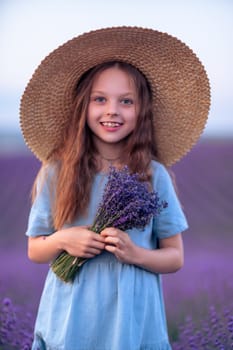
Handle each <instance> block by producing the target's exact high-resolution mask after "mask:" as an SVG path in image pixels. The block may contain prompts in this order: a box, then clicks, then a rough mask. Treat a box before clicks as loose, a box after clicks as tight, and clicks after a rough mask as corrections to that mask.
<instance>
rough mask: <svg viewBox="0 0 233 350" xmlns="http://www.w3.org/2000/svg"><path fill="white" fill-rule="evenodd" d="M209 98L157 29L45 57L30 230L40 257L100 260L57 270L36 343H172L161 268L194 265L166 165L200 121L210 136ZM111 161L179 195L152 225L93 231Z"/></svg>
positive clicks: (109, 346)
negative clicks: (62, 273)
mask: <svg viewBox="0 0 233 350" xmlns="http://www.w3.org/2000/svg"><path fill="white" fill-rule="evenodd" d="M158 38H160V39H161V40H160V44H159V46H158V44H157V42H158ZM120 39H121V40H120ZM149 39H150V40H149ZM147 40H148V42H149V44H148V43H146V41H147ZM169 41H170V51H171V55H172V57H173V58H172V60H171V61H170V67H168V66H166V64H165V63H164V62H163V59H162V57H163V58H164V60H165V61H166V60H167V58H166V57H165V56H167V55H168V51H167V50H168V48H169ZM156 45H157V48H158V47H159V51H157V50H156V53H157V55H158V57H159V56H160V61H159V63H158V62H157V61H156V59H155V58H154V57H153V55H154V52H153V50H154V49H155V48H156ZM126 47H127V51H126V50H125V48H126ZM181 47H182V49H183V51H185V53H184V52H183V56H182V55H181V52H180V51H179V50H178V51H177V49H178V48H181ZM97 49H98V50H97ZM80 50H81V51H80ZM106 51H107V53H106ZM135 51H137V52H138V56H137V54H136V55H135ZM139 53H140V55H139ZM175 53H176V54H177V57H175V59H178V58H179V56H181V57H180V58H179V60H178V64H177V66H179V65H180V64H181V63H182V65H181V66H179V69H180V70H182V69H183V70H184V71H183V72H182V73H181V77H180V79H181V78H182V84H181V81H179V82H178V83H177V82H176V81H175V82H174V81H173V78H174V75H173V76H172V74H171V69H172V66H173V69H174V70H175V68H174V63H173V59H174V55H175ZM187 54H188V57H187ZM89 56H91V57H92V59H90V57H89ZM93 56H94V57H93ZM139 56H140V60H139V64H136V60H135V57H137V58H139ZM67 59H68V62H67ZM152 61H153V62H157V63H156V64H155V65H151V62H152ZM186 61H187V62H186ZM191 61H192V63H193V66H192V67H191V69H190V71H188V70H187V71H185V70H186V68H187V67H188V66H189V64H190V62H191ZM140 62H141V63H140ZM185 63H186V64H185ZM135 66H137V68H136V67H135ZM155 66H157V69H154V67H155ZM195 67H196V73H195V74H194V72H195ZM197 72H198V74H197ZM176 74H177V71H176V70H175V75H176ZM45 75H46V80H44V77H45ZM162 75H163V76H164V78H163V81H162V80H161V79H160V76H162ZM168 76H169V80H168ZM155 77H156V79H157V81H156V79H155ZM173 83H175V84H174V85H173V89H175V90H174V91H173V89H171V86H172V84H173ZM180 84H181V85H182V86H181V85H180ZM195 84H196V85H195ZM168 85H170V87H169V86H168ZM165 86H166V87H165ZM178 86H179V87H180V88H178ZM191 86H192V94H191V90H189V88H190V87H191ZM195 88H196V89H197V90H198V91H197V93H196V94H195ZM160 89H161V91H160ZM166 94H167V96H165V95H166ZM193 94H194V97H193ZM175 96H176V98H177V100H176V99H174V97H175ZM178 97H179V98H180V99H178ZM184 99H185V101H184ZM208 99H209V89H208V84H207V77H206V74H205V72H204V70H203V68H202V65H201V63H200V62H199V61H198V59H197V58H196V57H195V56H194V54H193V53H192V52H191V50H190V49H188V48H187V47H186V46H185V45H184V44H182V43H180V42H179V41H178V40H177V39H175V38H172V37H170V36H169V35H167V34H162V33H159V32H157V31H154V30H147V29H141V28H130V27H128V28H126V27H119V28H109V29H103V30H97V31H95V32H90V33H88V34H85V35H83V36H80V37H77V38H75V39H73V40H71V41H69V42H68V43H66V44H65V45H63V46H62V47H60V48H58V49H57V50H55V51H54V52H53V53H52V54H50V55H49V56H48V57H47V58H46V59H45V60H44V61H43V62H42V64H41V66H40V67H39V68H38V70H37V71H36V73H35V74H34V76H33V78H32V80H31V81H30V83H29V85H28V87H27V89H26V91H25V93H24V96H23V99H22V103H21V125H22V129H23V133H24V137H25V139H26V141H27V143H28V144H29V147H30V148H31V149H32V150H33V152H34V153H35V154H36V155H37V157H38V158H39V159H41V160H42V162H43V165H42V168H41V171H40V172H39V175H38V177H37V180H36V182H35V196H34V201H33V205H32V209H31V213H30V217H29V224H28V229H27V233H26V234H27V235H28V236H29V240H28V254H29V258H30V259H32V260H33V261H36V262H38V263H50V262H51V261H53V260H54V259H55V258H56V257H57V256H58V255H59V254H60V253H61V252H62V251H66V252H68V253H69V254H70V255H72V256H74V257H83V258H88V260H87V262H86V263H85V264H84V265H83V266H82V267H81V269H80V272H79V275H78V276H77V277H76V278H75V280H74V283H72V284H66V283H64V282H62V281H61V280H59V278H58V277H57V276H56V275H55V274H54V273H53V272H52V270H51V269H50V270H49V273H48V276H47V279H46V282H45V286H44V290H43V294H42V297H41V302H40V306H39V311H38V315H37V320H36V325H35V338H34V342H33V346H32V349H33V350H36V349H39V350H42V349H43V350H44V349H46V350H48V349H50V350H125V349H127V350H139V349H140V350H142V349H143V350H157V349H158V350H165V349H170V345H169V340H168V335H167V329H166V320H165V312H164V302H163V296H162V286H161V276H160V275H161V274H163V273H171V272H175V271H177V270H178V269H180V268H181V267H182V265H183V244H182V237H181V232H182V231H184V230H185V229H187V222H186V219H185V216H184V214H183V212H182V209H181V206H180V204H179V201H178V199H177V196H176V193H175V191H174V188H173V185H172V181H171V179H170V177H169V175H168V172H167V170H166V168H165V166H164V165H162V162H163V163H164V164H165V165H169V164H172V163H174V162H175V161H176V160H177V159H179V158H180V157H181V156H182V155H184V154H185V153H186V152H187V150H188V148H190V147H191V144H192V143H193V139H194V138H193V137H192V138H191V141H190V140H189V141H188V142H187V141H186V142H185V141H184V136H187V134H186V129H187V128H188V126H191V125H192V123H193V121H194V118H195V119H196V122H197V125H198V126H197V129H198V131H196V135H197V133H200V130H201V129H202V128H203V122H204V120H205V119H206V117H207V113H208V108H209V104H208ZM200 100H201V101H202V103H203V105H204V107H205V108H204V107H203V105H202V106H201V107H199V106H198V102H199V101H200ZM194 101H195V102H196V104H195V112H194V110H193V109H194V107H191V104H192V103H193V102H194ZM165 102H167V105H168V106H167V105H164V103H165ZM175 105H176V107H177V108H175ZM180 106H182V107H183V108H184V109H185V108H186V110H187V107H189V108H190V109H189V111H188V113H185V112H183V114H182V115H180V114H179V113H180V110H178V109H179V108H178V107H180ZM192 106H193V105H192ZM172 107H173V108H172ZM207 107H208V108H207ZM198 109H199V113H200V114H198V113H196V112H197V111H198ZM161 121H162V122H161ZM181 122H182V123H181ZM32 126H33V128H32ZM176 127H177V129H178V130H176ZM189 132H191V131H190V129H189ZM173 133H174V135H173ZM179 133H181V134H182V136H181V137H180V136H179ZM166 134H169V136H170V139H166ZM162 136H163V137H162ZM182 138H183V144H182V141H181V140H182ZM174 140H176V142H177V143H178V147H177V145H176V144H175V143H174ZM110 165H114V166H116V167H117V168H121V167H123V166H124V165H128V167H129V168H130V170H131V171H132V172H138V173H143V174H144V179H143V180H144V181H149V182H150V183H151V185H152V186H153V189H154V190H155V191H158V193H159V196H160V198H161V199H162V200H166V201H167V202H168V207H167V208H166V209H164V210H163V211H162V213H161V214H160V215H159V216H158V217H156V218H154V219H153V220H151V222H150V224H149V225H147V226H146V227H145V229H144V230H143V232H142V231H140V230H137V229H132V230H130V231H129V232H123V231H121V230H119V229H116V228H112V227H108V228H106V229H104V230H103V231H102V232H101V233H100V234H99V235H98V234H96V233H94V232H91V231H90V230H88V226H90V225H91V224H92V222H93V219H94V216H95V214H96V209H97V206H98V203H99V202H100V200H101V196H102V193H103V188H104V185H105V183H106V179H107V174H108V171H109V166H110Z"/></svg>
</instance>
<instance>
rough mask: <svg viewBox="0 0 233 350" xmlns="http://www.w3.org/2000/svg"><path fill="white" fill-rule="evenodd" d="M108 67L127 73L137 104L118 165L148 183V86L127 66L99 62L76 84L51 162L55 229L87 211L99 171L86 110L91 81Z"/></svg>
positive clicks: (152, 154) (151, 152)
mask: <svg viewBox="0 0 233 350" xmlns="http://www.w3.org/2000/svg"><path fill="white" fill-rule="evenodd" d="M110 67H117V68H119V69H121V70H123V71H124V72H126V73H127V74H129V76H130V78H131V79H132V81H133V83H134V84H135V88H136V92H137V95H138V101H139V113H138V119H137V125H136V127H135V130H134V131H133V132H132V133H131V134H130V135H129V136H128V137H127V140H126V146H125V148H124V158H122V159H121V163H122V164H127V165H128V167H129V169H130V170H131V171H132V172H138V173H143V174H145V176H146V180H150V176H151V174H150V162H151V159H156V158H157V148H156V144H155V139H154V127H153V112H152V97H151V90H150V87H149V84H148V82H147V80H146V78H145V77H144V75H143V74H142V73H141V72H139V71H138V70H137V69H136V68H135V67H133V66H132V65H130V64H127V63H125V62H116V61H113V62H107V63H102V64H100V65H98V66H96V67H94V68H92V69H90V70H89V71H88V72H86V73H85V74H84V75H83V76H82V78H81V79H80V81H79V82H78V84H77V90H76V96H75V98H74V104H73V109H72V114H71V116H70V119H69V123H68V125H67V128H66V131H65V133H64V139H63V141H62V142H61V146H60V148H59V149H58V150H56V152H54V153H53V155H52V157H51V159H50V161H52V160H53V161H54V160H55V161H56V164H57V179H56V197H55V201H54V206H53V215H54V227H55V229H59V228H61V227H62V226H63V224H64V223H65V222H68V223H70V222H72V221H73V220H74V218H75V217H77V216H78V215H81V214H85V211H86V210H87V206H88V203H89V199H90V192H91V186H92V182H93V178H94V176H95V174H96V173H97V172H98V164H97V162H96V158H95V154H96V149H95V147H94V144H93V142H92V133H91V131H90V129H89V128H88V126H87V123H86V116H87V108H88V104H89V98H90V94H91V89H92V85H93V81H94V79H95V78H96V76H97V75H99V74H100V73H101V72H103V71H104V70H106V69H108V68H110Z"/></svg>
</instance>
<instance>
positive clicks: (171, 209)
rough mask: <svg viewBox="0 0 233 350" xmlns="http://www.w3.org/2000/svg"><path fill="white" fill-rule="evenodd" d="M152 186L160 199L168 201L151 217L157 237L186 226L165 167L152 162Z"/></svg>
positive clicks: (167, 235)
mask: <svg viewBox="0 0 233 350" xmlns="http://www.w3.org/2000/svg"><path fill="white" fill-rule="evenodd" d="M153 163H154V164H153V174H154V175H153V187H154V191H156V192H157V193H158V196H159V198H160V200H165V201H166V202H167V203H168V206H167V208H165V209H163V210H162V212H161V213H160V214H159V215H158V216H157V217H155V218H154V219H153V231H154V233H155V234H156V237H157V238H159V239H162V238H168V237H170V236H173V235H175V234H177V233H180V232H183V231H184V230H186V229H187V228H188V223H187V220H186V217H185V215H184V212H183V210H182V207H181V204H180V201H179V199H178V197H177V194H176V191H175V189H174V186H173V183H172V180H171V177H170V175H169V173H168V171H167V170H166V168H165V167H164V166H163V165H162V164H160V163H157V162H153Z"/></svg>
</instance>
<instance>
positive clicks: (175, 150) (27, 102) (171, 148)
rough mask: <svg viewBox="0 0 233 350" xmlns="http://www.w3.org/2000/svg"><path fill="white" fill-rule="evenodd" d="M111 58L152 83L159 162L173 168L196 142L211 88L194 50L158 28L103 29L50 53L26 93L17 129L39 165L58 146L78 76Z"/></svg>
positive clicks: (67, 118)
mask: <svg viewBox="0 0 233 350" xmlns="http://www.w3.org/2000/svg"><path fill="white" fill-rule="evenodd" d="M113 60H118V61H124V62H127V63H130V64H132V65H133V66H135V67H136V68H138V69H139V70H140V71H141V72H142V73H143V74H144V75H145V76H146V78H147V80H148V81H149V83H150V86H151V89H152V95H153V109H154V125H155V139H156V144H157V147H158V155H159V160H160V161H162V162H163V163H164V164H166V165H167V166H169V165H172V164H174V163H175V162H176V161H178V160H179V159H181V158H182V157H183V156H184V155H185V154H186V153H187V152H188V151H189V150H190V149H191V147H192V146H193V145H194V144H195V143H196V142H197V140H198V138H199V137H200V135H201V133H202V131H203V129H204V127H205V123H206V120H207V117H208V112H209V107H210V87H209V81H208V77H207V75H206V72H205V69H204V67H203V65H202V64H201V62H200V61H199V59H198V58H197V56H196V55H195V54H194V53H193V51H192V50H191V49H190V48H189V47H188V46H187V45H185V44H184V43H183V42H181V41H180V40H178V39H177V38H175V37H173V36H171V35H169V34H167V33H162V32H159V31H156V30H152V29H146V28H138V27H113V28H104V29H99V30H95V31H91V32H89V33H85V34H82V35H80V36H78V37H75V38H73V39H72V40H70V41H68V42H66V43H65V44H63V45H62V46H59V47H58V48H57V49H56V50H54V51H53V52H52V53H50V54H49V55H48V56H47V57H46V58H45V59H44V60H43V61H42V62H41V64H40V65H39V67H38V68H37V69H36V71H35V73H34V74H33V76H32V78H31V80H30V81H29V83H28V85H27V87H26V89H25V91H24V94H23V96H22V99H21V106H20V124H21V129H22V133H23V136H24V139H25V141H26V144H27V145H28V147H29V148H30V149H31V151H32V152H33V153H34V154H35V155H36V156H37V158H39V159H40V160H41V161H43V160H46V159H48V158H49V157H50V156H51V154H52V152H53V150H54V149H55V148H57V147H58V146H59V142H60V140H61V139H62V137H61V135H62V133H63V131H64V129H65V128H66V125H67V123H68V121H69V116H70V109H71V105H72V99H73V95H74V89H75V87H76V85H77V81H78V80H79V78H80V77H81V76H82V74H83V73H84V72H85V71H87V70H89V69H90V68H91V67H93V66H95V65H97V64H100V63H102V62H105V61H113Z"/></svg>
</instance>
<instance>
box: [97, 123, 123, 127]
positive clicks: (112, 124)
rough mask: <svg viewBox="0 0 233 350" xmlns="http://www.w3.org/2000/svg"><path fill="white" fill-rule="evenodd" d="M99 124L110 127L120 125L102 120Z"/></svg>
mask: <svg viewBox="0 0 233 350" xmlns="http://www.w3.org/2000/svg"><path fill="white" fill-rule="evenodd" d="M101 124H102V125H104V126H108V127H110V128H114V127H117V126H120V125H121V124H120V123H112V122H103V123H101Z"/></svg>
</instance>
